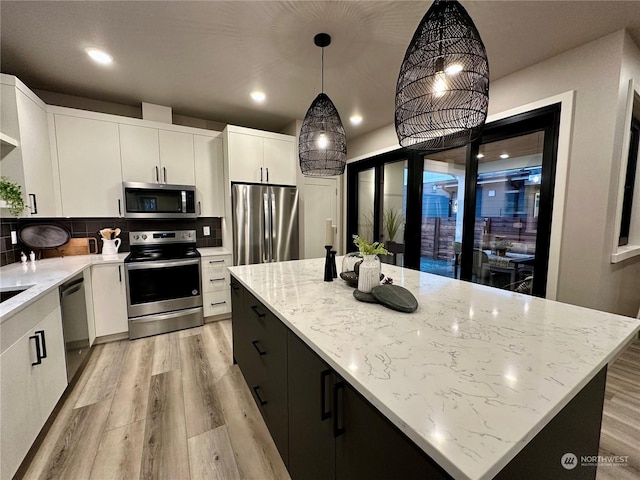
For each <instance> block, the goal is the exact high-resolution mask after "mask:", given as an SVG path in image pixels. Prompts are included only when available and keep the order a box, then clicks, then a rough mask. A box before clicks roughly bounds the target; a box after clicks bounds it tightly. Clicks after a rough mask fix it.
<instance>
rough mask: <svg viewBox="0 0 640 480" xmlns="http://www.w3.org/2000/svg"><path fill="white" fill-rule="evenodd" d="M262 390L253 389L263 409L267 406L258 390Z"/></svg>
mask: <svg viewBox="0 0 640 480" xmlns="http://www.w3.org/2000/svg"><path fill="white" fill-rule="evenodd" d="M259 388H260V386H257V387H253V392H254V393H255V394H256V397H258V403H259V404H260V406H261V407H264V406H265V405H266V404H267V401H266V400H262V398H260V394H259V393H258V389H259Z"/></svg>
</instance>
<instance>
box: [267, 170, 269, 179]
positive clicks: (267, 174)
mask: <svg viewBox="0 0 640 480" xmlns="http://www.w3.org/2000/svg"><path fill="white" fill-rule="evenodd" d="M267 183H269V167H267Z"/></svg>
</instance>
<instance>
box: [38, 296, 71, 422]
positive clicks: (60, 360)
mask: <svg viewBox="0 0 640 480" xmlns="http://www.w3.org/2000/svg"><path fill="white" fill-rule="evenodd" d="M35 331H43V332H44V333H43V334H42V336H43V338H44V342H45V344H46V350H47V358H45V359H43V360H42V364H41V365H39V367H41V368H39V369H38V370H37V371H38V377H37V389H38V397H39V399H40V402H39V403H40V417H41V418H42V424H43V425H44V422H45V421H46V420H47V418H49V415H50V414H51V412H52V411H53V409H54V407H55V406H56V403H58V400H60V397H61V396H62V393H63V392H64V389H65V388H67V364H66V360H65V349H64V337H63V334H62V315H61V312H60V308H59V307H58V308H56V309H55V310H54V311H53V312H51V313H50V314H49V315H47V316H46V317H45V318H44V319H43V320H42V321H41V322H40V323H39V324H38V326H37V327H36V328H35Z"/></svg>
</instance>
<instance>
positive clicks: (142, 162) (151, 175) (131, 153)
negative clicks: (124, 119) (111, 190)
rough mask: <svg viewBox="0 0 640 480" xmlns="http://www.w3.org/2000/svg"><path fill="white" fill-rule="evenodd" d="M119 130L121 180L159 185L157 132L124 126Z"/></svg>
mask: <svg viewBox="0 0 640 480" xmlns="http://www.w3.org/2000/svg"><path fill="white" fill-rule="evenodd" d="M119 129H120V158H121V162H122V180H123V181H125V182H145V183H159V182H160V178H161V177H160V175H161V174H162V172H161V171H160V144H159V140H158V130H157V129H156V128H148V127H138V126H135V125H124V124H120V126H119Z"/></svg>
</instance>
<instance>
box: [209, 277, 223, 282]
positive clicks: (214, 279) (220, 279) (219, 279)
mask: <svg viewBox="0 0 640 480" xmlns="http://www.w3.org/2000/svg"><path fill="white" fill-rule="evenodd" d="M223 280H224V277H222V278H210V279H209V281H210V282H222V281H223Z"/></svg>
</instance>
